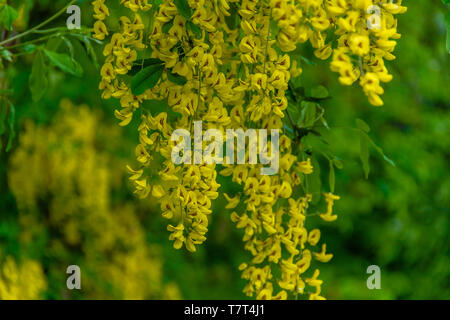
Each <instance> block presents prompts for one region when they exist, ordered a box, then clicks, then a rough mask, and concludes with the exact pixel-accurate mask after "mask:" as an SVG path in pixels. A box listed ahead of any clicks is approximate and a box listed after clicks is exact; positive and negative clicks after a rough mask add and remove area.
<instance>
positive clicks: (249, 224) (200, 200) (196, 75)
mask: <svg viewBox="0 0 450 320" xmlns="http://www.w3.org/2000/svg"><path fill="white" fill-rule="evenodd" d="M374 3H375V1H371V0H368V1H365V0H347V1H346V0H298V1H293V0H262V1H259V0H258V1H257V0H217V1H216V0H214V1H209V0H188V1H186V0H162V1H159V2H155V3H153V4H149V2H148V1H147V0H125V1H121V4H122V7H123V8H122V9H121V11H120V15H121V17H120V19H119V21H120V23H119V29H118V30H116V32H114V33H113V34H112V36H111V38H110V40H109V43H107V44H106V45H105V47H104V51H103V53H104V55H105V63H104V65H103V67H102V69H101V76H102V80H101V83H100V87H99V88H100V90H102V97H103V98H105V99H109V98H115V99H118V100H119V101H120V107H121V108H120V109H119V110H116V111H115V115H116V117H117V118H118V119H119V120H120V125H122V126H125V125H128V124H129V123H130V122H131V121H132V119H133V117H138V118H139V121H140V124H139V126H138V131H139V144H138V145H137V147H136V150H135V153H136V159H137V163H138V167H136V166H128V167H127V169H128V171H129V174H130V180H131V181H132V183H133V184H134V186H135V193H136V194H137V195H138V196H139V197H141V198H147V197H153V198H155V199H158V200H159V204H160V206H161V212H162V216H163V217H164V218H166V219H168V220H169V221H170V222H169V225H168V227H167V229H168V231H169V232H170V240H172V241H173V245H174V247H175V248H177V249H179V248H181V247H183V246H185V247H186V248H187V250H189V251H195V250H196V245H199V244H201V243H203V242H204V241H205V240H206V234H207V231H208V226H209V221H210V220H211V219H210V215H211V214H212V210H211V202H212V200H214V199H216V198H218V196H219V187H220V185H219V184H218V183H217V181H216V178H217V172H219V173H220V174H221V175H223V176H225V177H230V180H232V181H233V182H234V183H235V184H236V185H237V186H239V190H240V191H239V192H237V193H236V194H234V195H228V194H224V197H225V198H226V199H227V201H228V205H227V206H226V207H227V209H230V210H232V212H231V215H230V216H231V220H232V221H233V222H234V223H235V224H236V226H237V228H239V229H243V232H244V237H243V241H244V243H245V249H246V250H248V251H249V252H250V253H251V255H252V259H251V261H250V262H249V263H243V264H242V265H241V266H240V269H241V271H242V276H243V278H245V279H246V280H248V284H247V286H246V287H245V289H244V292H245V293H246V294H248V295H249V296H256V297H257V298H259V299H286V298H287V297H288V293H292V294H293V295H294V296H297V295H298V294H309V298H310V299H322V298H323V297H322V296H321V285H322V281H321V280H319V279H318V276H319V270H318V269H314V270H311V272H310V273H309V274H308V271H309V270H310V266H311V263H312V261H313V260H316V261H319V262H328V261H329V260H330V259H331V258H332V256H333V255H332V254H330V253H327V251H326V244H324V243H323V244H321V248H320V249H317V248H316V246H317V245H318V244H319V241H320V231H319V230H318V229H307V228H306V224H305V222H306V220H307V219H306V218H307V216H308V214H307V212H308V208H309V206H310V202H311V199H312V195H311V194H310V193H309V192H308V188H307V186H305V183H304V180H305V179H306V177H307V175H309V174H311V173H313V170H314V169H313V167H312V165H311V161H310V159H309V158H308V156H307V155H306V153H304V152H299V151H298V146H299V145H301V141H300V140H301V139H300V138H299V137H298V136H297V135H295V134H294V135H293V136H292V134H290V133H289V132H288V130H285V128H286V127H291V130H292V128H294V127H295V125H294V124H293V123H292V118H291V116H290V114H289V111H288V104H289V99H288V92H289V91H290V90H291V88H290V81H291V80H293V79H294V78H297V77H299V76H300V75H301V73H302V69H301V65H300V61H301V57H300V55H299V54H298V52H297V51H298V50H297V49H298V48H299V46H300V45H301V44H302V43H305V42H306V41H308V40H309V42H310V43H311V45H312V47H313V48H314V49H315V52H314V53H315V55H316V56H317V57H318V58H320V59H328V58H329V57H330V56H331V55H333V60H332V62H331V68H332V70H333V71H336V72H339V73H340V75H341V77H340V81H341V82H342V83H343V84H347V85H350V84H352V83H354V82H355V81H357V80H358V79H360V84H361V85H362V86H363V89H364V91H365V93H366V94H367V95H368V97H369V101H370V102H371V103H372V104H374V105H380V104H381V103H380V101H381V100H380V98H379V95H380V94H381V93H382V89H381V90H380V88H381V87H379V85H378V83H379V81H380V80H381V81H387V80H389V79H388V78H389V76H388V74H387V71H386V68H385V67H384V64H383V58H384V59H389V58H392V57H393V56H392V54H391V52H392V50H393V44H392V41H391V40H389V38H396V37H398V34H397V33H396V32H395V26H396V20H395V19H394V18H393V14H395V13H401V12H403V11H404V7H401V6H400V4H401V1H397V4H396V6H397V7H399V8H400V9H398V8H397V7H396V8H397V9H394V8H393V7H392V5H391V4H389V3H388V2H387V1H386V0H382V1H376V3H381V5H382V8H383V12H382V14H381V21H382V23H381V28H380V29H379V30H370V29H369V28H368V27H367V25H366V20H367V19H368V17H369V16H370V15H369V14H368V13H367V11H366V10H367V9H368V7H369V6H370V5H373V4H374ZM93 5H94V11H95V16H94V17H95V18H96V19H97V21H96V22H95V25H94V29H95V36H96V38H97V39H105V38H106V37H107V36H108V30H107V28H106V27H105V24H104V23H103V21H104V20H105V17H106V16H107V15H108V14H109V12H108V9H107V7H106V5H105V1H104V0H96V1H94V3H93ZM125 8H126V9H127V10H125ZM330 34H331V35H330ZM327 35H328V36H329V40H328V41H327ZM336 38H337V41H335V40H333V39H336ZM336 46H337V47H336ZM334 47H336V48H334ZM152 100H153V101H154V100H157V101H160V103H159V107H162V108H151V109H150V108H146V105H147V104H148V103H149V101H152ZM160 109H161V110H160ZM163 110H165V111H163ZM197 121H202V125H203V126H202V127H200V129H198V127H196V124H195V123H196V122H197ZM237 128H242V129H243V130H247V129H251V128H262V129H268V130H272V129H278V130H279V132H280V139H279V142H278V144H279V171H278V173H277V174H276V175H271V176H269V175H262V174H261V167H262V164H234V163H235V161H234V160H235V159H227V160H228V161H227V160H226V161H225V162H224V163H223V164H221V166H220V168H219V164H215V163H214V162H211V161H207V160H210V159H208V158H205V159H203V160H204V161H202V159H201V154H200V155H199V154H198V153H196V152H195V151H194V153H193V154H192V153H186V154H183V157H185V159H186V158H187V159H190V160H194V161H191V162H192V163H190V164H181V165H175V164H174V163H173V162H172V159H171V155H172V151H173V148H174V147H175V146H176V143H177V142H176V141H172V139H171V135H172V133H173V131H174V130H176V129H186V130H187V131H188V132H189V133H190V134H192V135H195V132H196V130H200V133H201V134H203V133H204V132H205V131H206V130H207V129H218V130H219V131H220V132H222V133H223V135H224V136H225V132H226V130H227V129H237ZM231 138H232V139H234V137H231ZM227 139H230V137H227ZM260 142H261V141H260ZM202 146H203V147H204V148H205V147H207V146H208V145H207V144H206V142H205V141H203V142H202ZM257 148H258V150H259V152H260V153H261V152H262V151H265V153H266V155H267V154H271V156H272V157H273V156H274V154H275V153H274V151H275V149H276V146H275V141H273V140H272V139H270V140H269V141H267V144H266V146H262V145H261V144H259V145H258V147H257ZM263 149H264V150H263ZM238 153H239V150H238ZM216 156H217V154H216ZM277 156H278V154H277ZM191 158H193V159H191ZM198 158H200V161H196V159H198ZM245 158H246V160H247V162H246V163H249V162H250V161H248V160H249V158H250V155H249V153H248V152H246V153H245ZM230 160H231V161H230ZM216 167H217V170H216ZM338 199H339V197H338V196H336V195H333V194H332V193H325V194H324V200H325V202H326V204H327V210H326V212H324V213H321V214H319V216H320V217H321V218H322V219H323V220H325V221H334V220H336V218H337V215H336V214H333V211H332V209H333V204H334V201H335V200H338ZM275 270H279V271H280V272H281V276H278V275H277V276H276V277H275V276H274V271H275ZM311 288H312V289H311Z"/></svg>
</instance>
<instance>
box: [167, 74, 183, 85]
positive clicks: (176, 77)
mask: <svg viewBox="0 0 450 320" xmlns="http://www.w3.org/2000/svg"><path fill="white" fill-rule="evenodd" d="M167 79H169V81H170V82H173V83H175V84H179V85H180V86H182V85H185V84H186V82H187V80H186V78H185V77H182V76H180V75H179V74H176V73H172V72H167Z"/></svg>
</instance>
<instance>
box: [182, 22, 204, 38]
mask: <svg viewBox="0 0 450 320" xmlns="http://www.w3.org/2000/svg"><path fill="white" fill-rule="evenodd" d="M186 25H187V27H188V28H189V29H190V30H191V31H192V32H193V33H194V34H195V37H196V38H197V39H199V38H201V37H202V29H201V28H200V27H199V26H198V25H196V24H195V23H193V22H192V21H188V22H187V23H186Z"/></svg>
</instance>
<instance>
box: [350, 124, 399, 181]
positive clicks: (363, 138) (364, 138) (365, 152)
mask: <svg viewBox="0 0 450 320" xmlns="http://www.w3.org/2000/svg"><path fill="white" fill-rule="evenodd" d="M356 125H357V126H358V131H359V158H360V159H361V163H362V166H363V170H364V175H365V177H366V179H367V178H368V177H369V173H370V163H369V158H370V155H369V145H371V146H372V147H373V148H374V149H375V150H376V151H377V152H378V153H379V154H380V155H381V156H382V157H383V159H384V160H385V161H386V162H388V163H389V164H390V165H392V166H393V167H395V163H394V161H392V160H391V159H389V158H388V157H387V156H386V155H385V154H384V151H383V149H382V148H380V147H379V146H377V145H376V143H375V142H373V140H372V139H371V138H370V137H369V136H368V134H367V133H369V131H370V127H369V125H368V124H367V123H366V122H364V121H363V120H361V119H356Z"/></svg>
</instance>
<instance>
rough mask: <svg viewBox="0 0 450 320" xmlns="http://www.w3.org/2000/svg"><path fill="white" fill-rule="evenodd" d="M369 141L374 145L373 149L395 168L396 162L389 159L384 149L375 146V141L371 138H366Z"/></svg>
mask: <svg viewBox="0 0 450 320" xmlns="http://www.w3.org/2000/svg"><path fill="white" fill-rule="evenodd" d="M366 139H367V141H368V142H369V143H370V144H371V145H372V147H373V148H374V149H375V150H376V151H377V152H378V153H379V154H380V155H381V156H382V157H383V159H384V160H385V161H386V162H388V163H389V164H390V165H391V166H393V167H395V166H396V165H395V162H394V161H392V160H391V159H389V158H388V157H387V156H386V155H385V154H384V151H383V149H382V148H380V147H379V146H377V145H376V144H375V142H373V140H372V139H371V138H370V137H369V136H366Z"/></svg>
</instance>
